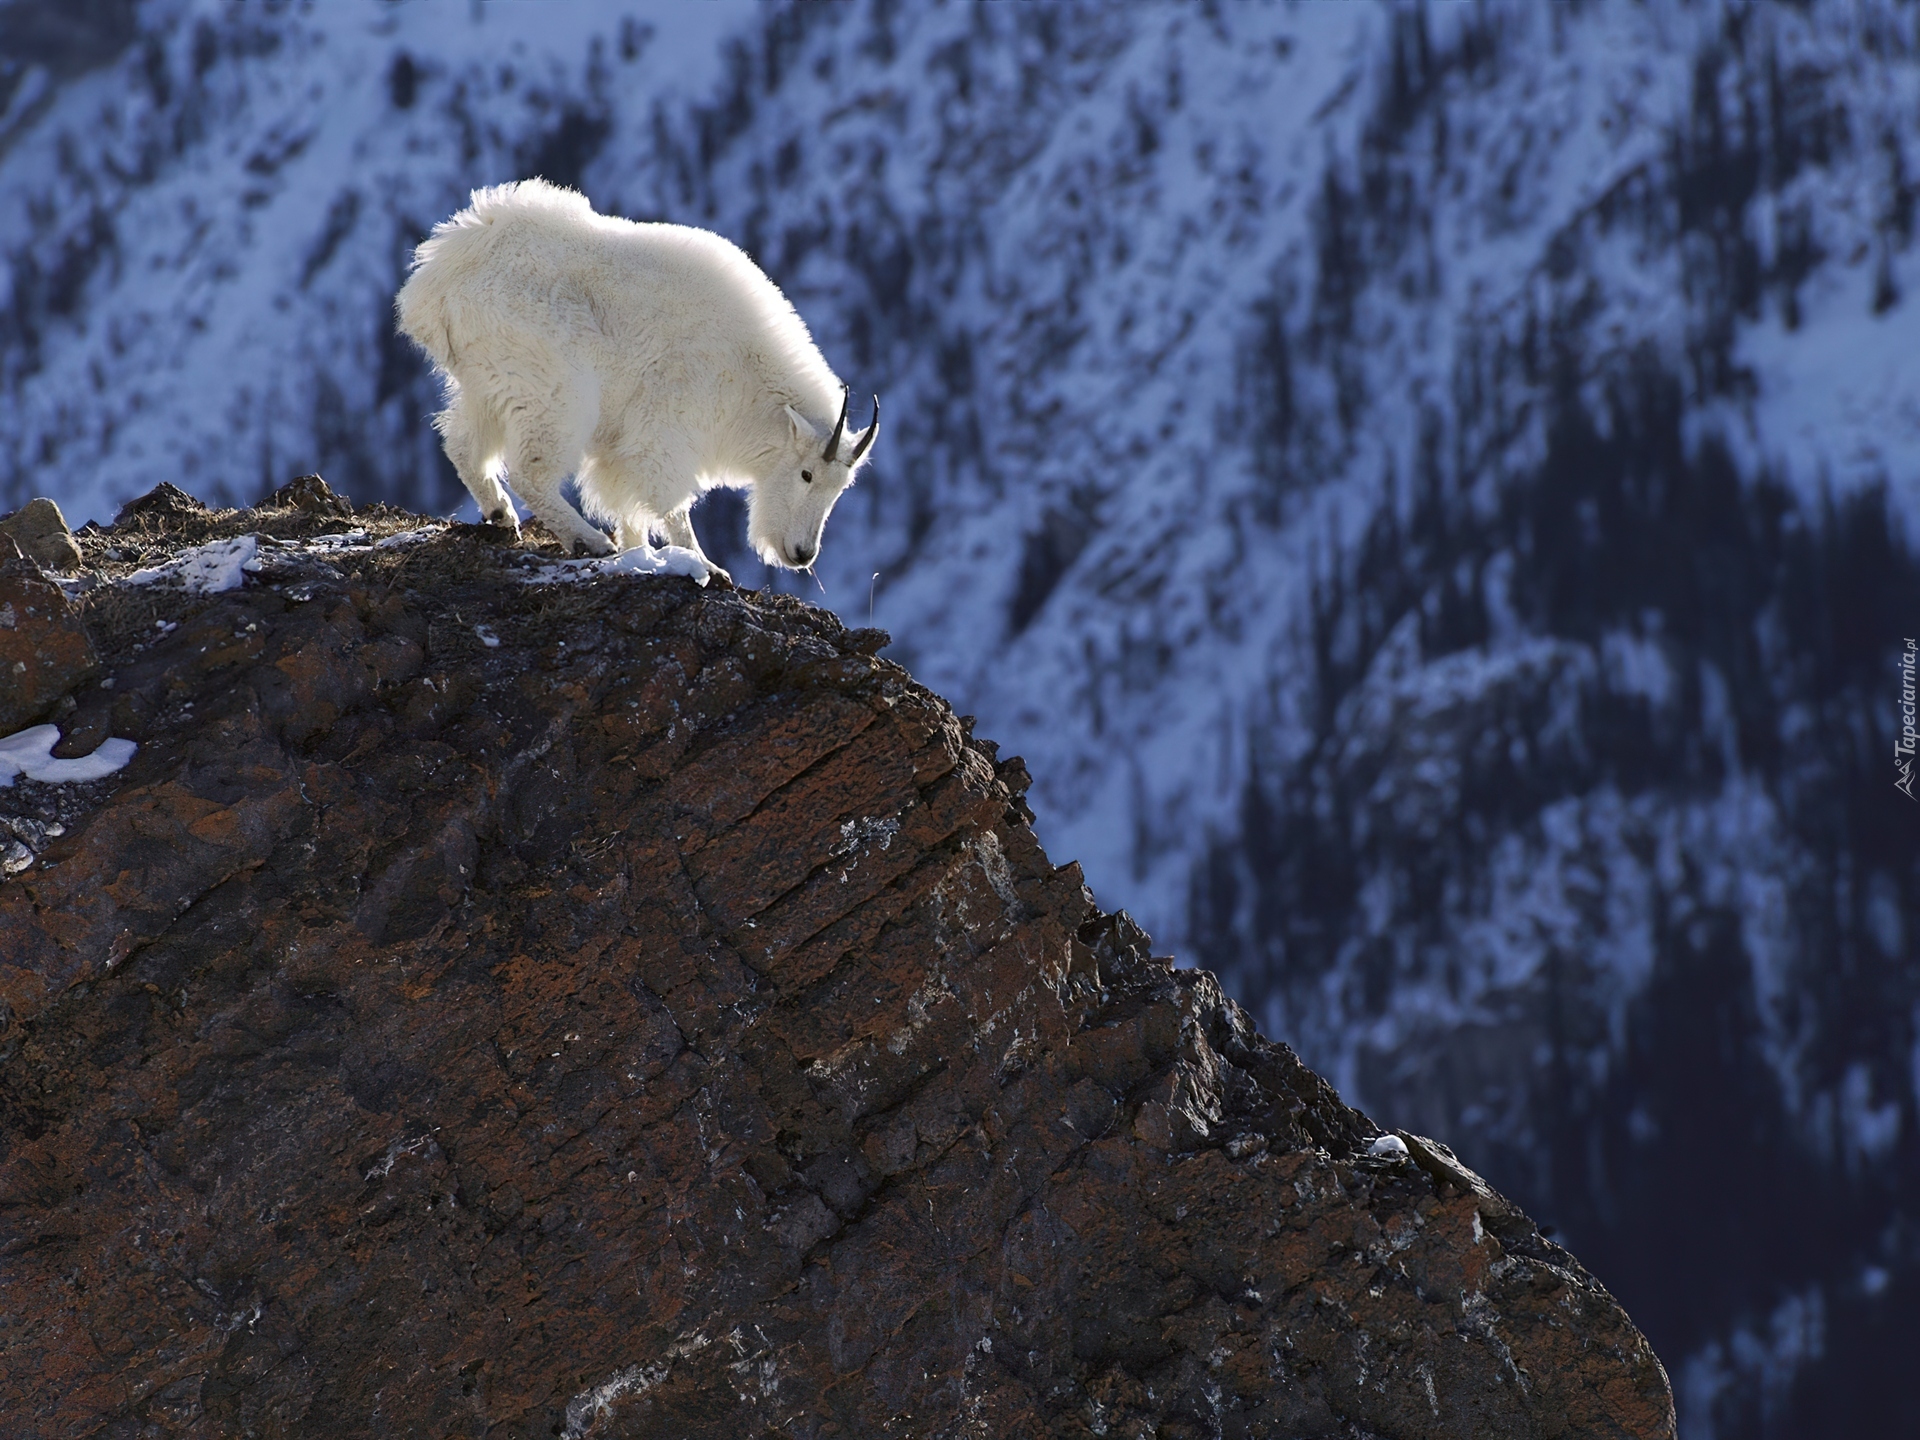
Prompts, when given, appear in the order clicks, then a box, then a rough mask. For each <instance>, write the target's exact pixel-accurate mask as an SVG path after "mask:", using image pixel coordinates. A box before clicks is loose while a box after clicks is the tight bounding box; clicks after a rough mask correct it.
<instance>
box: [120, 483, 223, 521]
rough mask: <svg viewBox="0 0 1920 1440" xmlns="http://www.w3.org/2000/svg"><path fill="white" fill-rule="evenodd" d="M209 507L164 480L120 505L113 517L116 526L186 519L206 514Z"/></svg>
mask: <svg viewBox="0 0 1920 1440" xmlns="http://www.w3.org/2000/svg"><path fill="white" fill-rule="evenodd" d="M206 513H207V507H206V506H204V505H202V504H201V503H200V502H199V501H198V500H196V499H194V498H193V496H191V495H189V494H187V492H186V491H184V490H182V489H181V488H180V487H179V486H178V485H173V484H170V483H168V482H167V481H165V480H162V481H161V482H160V483H159V484H158V485H156V486H154V487H153V489H151V490H149V491H147V493H146V494H144V495H138V496H135V497H134V498H133V499H131V500H129V501H128V502H127V503H126V504H124V505H122V506H121V507H120V513H119V514H117V515H115V516H114V517H113V523H114V527H115V528H116V529H117V528H118V527H120V526H122V525H125V524H127V523H128V522H130V521H138V520H143V519H144V520H155V521H160V522H163V523H164V522H165V521H167V520H179V519H185V518H188V517H190V516H196V515H204V514H206Z"/></svg>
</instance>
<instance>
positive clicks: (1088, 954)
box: [0, 482, 1673, 1437]
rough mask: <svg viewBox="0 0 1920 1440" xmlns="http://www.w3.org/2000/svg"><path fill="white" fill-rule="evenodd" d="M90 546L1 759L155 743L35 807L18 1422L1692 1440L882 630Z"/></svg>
mask: <svg viewBox="0 0 1920 1440" xmlns="http://www.w3.org/2000/svg"><path fill="white" fill-rule="evenodd" d="M34 543H36V544H37V543H40V542H39V541H37V540H36V541H35V542H34ZM71 543H72V544H73V546H74V547H75V549H76V550H77V555H78V561H79V568H78V569H77V570H75V571H72V572H71V573H69V574H68V575H67V576H65V577H64V578H49V577H48V576H47V575H45V574H44V573H42V571H41V570H40V568H39V565H38V564H37V563H36V562H35V561H34V560H33V559H31V558H30V557H28V556H19V557H16V558H13V559H10V560H0V603H6V604H13V605H14V606H15V610H14V612H13V613H14V614H15V615H16V623H15V624H14V625H13V626H11V627H0V661H5V662H6V663H8V664H10V665H17V666H18V667H19V668H18V669H17V670H15V671H14V672H13V673H14V675H15V677H16V678H15V686H14V689H13V691H12V692H10V694H9V695H8V697H7V698H8V701H9V703H11V704H13V706H14V710H15V713H14V715H13V720H12V723H13V724H14V725H16V726H18V725H26V724H30V723H34V722H50V723H53V724H56V725H57V726H58V727H59V728H60V731H61V738H60V743H59V744H58V745H57V746H55V747H54V748H53V749H52V750H51V751H50V752H48V753H47V755H46V756H45V758H44V764H43V767H42V768H43V771H44V773H47V774H50V775H57V774H58V773H60V772H58V771H57V770H55V769H48V768H46V767H48V766H51V765H52V764H53V762H54V761H58V760H61V759H62V758H65V759H68V760H81V759H84V758H85V757H87V756H92V757H95V759H94V763H95V765H96V768H99V767H101V766H104V765H105V764H106V763H107V762H106V761H104V760H101V759H100V758H99V757H102V756H108V757H111V756H113V755H115V754H117V753H118V752H112V751H107V750H104V749H103V748H102V747H103V746H106V745H110V744H112V743H113V741H114V740H116V739H117V740H120V741H131V742H133V745H134V746H136V747H137V748H136V749H134V750H133V751H132V753H131V756H130V758H126V759H125V763H124V764H123V765H122V766H120V768H116V769H112V770H111V772H110V773H105V774H101V775H97V776H95V778H91V779H87V778H84V777H82V778H76V779H59V778H55V779H50V780H36V779H34V778H31V774H29V773H22V774H21V776H20V778H18V779H17V780H15V782H14V783H13V784H12V785H11V786H9V787H6V788H0V848H4V847H7V846H9V845H10V846H11V849H9V850H7V853H8V854H9V855H10V856H11V859H10V860H9V861H8V864H7V868H8V870H9V872H10V875H11V878H9V879H5V880H0V1006H4V1008H3V1009H0V1137H4V1139H0V1286H3V1287H4V1289H5V1293H7V1294H8V1296H9V1297H10V1302H9V1315H8V1317H7V1319H8V1323H7V1324H6V1325H5V1326H4V1328H0V1377H4V1378H0V1417H4V1419H5V1421H6V1424H5V1426H4V1427H0V1428H4V1429H5V1430H6V1432H7V1433H8V1434H9V1435H14V1436H41V1435H45V1436H56V1435H57V1436H63V1437H64V1436H74V1435H109V1434H111V1435H116V1436H118V1435H208V1436H214V1435H221V1436H224V1435H237V1434H258V1435H277V1436H304V1435H315V1436H318V1435H326V1436H334V1435H340V1434H355V1435H420V1434H434V1435H468V1436H490V1437H507V1436H549V1435H567V1436H585V1435H635V1436H651V1435H674V1436H705V1435H712V1436H727V1437H734V1436H740V1435H760V1434H765V1435H776V1434H777V1435H795V1436H829V1435H858V1436H870V1435H913V1436H944V1435H953V1436H959V1435H973V1434H990V1433H1000V1434H1007V1435H1059V1436H1091V1435H1130V1436H1131V1435H1155V1434H1157V1435H1167V1436H1181V1435H1192V1436H1201V1435H1238V1436H1268V1435H1272V1436H1280V1435H1286V1436H1335V1435H1338V1436H1354V1435H1375V1436H1396V1437H1399V1436H1407V1437H1412V1436H1436V1437H1437V1436H1454V1435H1466V1434H1488V1435H1492V1434H1498V1435H1502V1436H1532V1435H1539V1436H1571V1435H1596V1436H1628V1435H1633V1436H1655V1435H1671V1434H1672V1428H1673V1420H1672V1407H1671V1402H1670V1397H1669V1395H1668V1390H1667V1384H1666V1377H1665V1375H1664V1373H1663V1372H1662V1371H1661V1369H1660V1366H1659V1364H1658V1362H1657V1361H1656V1360H1655V1358H1654V1357H1653V1354H1652V1352H1651V1351H1650V1350H1649V1349H1648V1347H1647V1345H1646V1343H1645V1341H1644V1340H1643V1339H1642V1338H1641V1336H1640V1335H1639V1334H1638V1332H1637V1331H1636V1330H1634V1328H1633V1326H1632V1324H1631V1323H1630V1321H1629V1320H1628V1319H1627V1317H1626V1316H1625V1315H1624V1314H1623V1313H1622V1312H1621V1311H1620V1309H1619V1307H1618V1306H1617V1305H1616V1304H1615V1303H1614V1302H1613V1300H1612V1299H1611V1297H1610V1296H1608V1295H1607V1293H1606V1292H1605V1290H1604V1289H1602V1288H1601V1287H1600V1285H1599V1284H1598V1283H1597V1282H1596V1281H1595V1280H1594V1279H1593V1277H1591V1276H1590V1275H1588V1274H1587V1273H1586V1272H1585V1271H1584V1270H1583V1269H1582V1268H1581V1267H1580V1265H1579V1263H1578V1262H1577V1261H1576V1260H1575V1259H1574V1258H1573V1257H1572V1256H1571V1255H1569V1254H1568V1253H1567V1252H1566V1251H1565V1250H1563V1249H1561V1248H1560V1247H1558V1246H1556V1245H1554V1244H1553V1243H1552V1242H1551V1241H1550V1240H1547V1239H1545V1238H1543V1237H1542V1236H1541V1235H1540V1233H1539V1231H1538V1230H1537V1228H1536V1227H1535V1226H1534V1224H1533V1223H1532V1222H1531V1221H1530V1220H1529V1219H1528V1218H1527V1217H1526V1216H1525V1215H1523V1214H1521V1213H1519V1212H1518V1211H1517V1210H1516V1209H1515V1208H1514V1207H1512V1206H1511V1205H1510V1204H1509V1203H1507V1202H1506V1201H1505V1200H1504V1199H1502V1198H1501V1197H1500V1196H1498V1195H1497V1194H1495V1193H1494V1192H1493V1191H1492V1190H1491V1189H1489V1188H1488V1187H1487V1186H1486V1185H1485V1184H1484V1182H1482V1181H1480V1180H1479V1178H1478V1177H1477V1176H1474V1175H1472V1173H1471V1172H1469V1171H1466V1170H1465V1169H1464V1168H1463V1167H1461V1166H1460V1165H1459V1164H1458V1162H1457V1160H1455V1158H1454V1157H1453V1156H1452V1155H1451V1154H1450V1153H1449V1152H1448V1151H1447V1150H1446V1148H1445V1147H1444V1146H1441V1145H1438V1144H1436V1143H1434V1142H1431V1141H1426V1140H1423V1139H1422V1138H1421V1137H1418V1136H1411V1135H1402V1136H1398V1137H1394V1138H1392V1139H1386V1138H1385V1137H1382V1135H1381V1132H1380V1131H1379V1128H1378V1127H1377V1126H1376V1125H1374V1124H1373V1122H1371V1121H1370V1120H1369V1119H1368V1118H1367V1117H1366V1116H1364V1115H1362V1114H1360V1113H1359V1112H1357V1111H1355V1110H1353V1109H1351V1108H1350V1107H1348V1106H1346V1105H1345V1104H1343V1103H1342V1102H1341V1101H1340V1099H1339V1098H1338V1096H1336V1095H1335V1094H1334V1093H1333V1091H1332V1090H1331V1089H1330V1088H1329V1087H1328V1086H1327V1085H1326V1084H1325V1083H1324V1082H1323V1081H1321V1080H1320V1079H1319V1078H1318V1077H1316V1076H1314V1075H1313V1074H1312V1073H1311V1072H1310V1071H1308V1070H1307V1069H1306V1068H1305V1067H1304V1066H1303V1065H1302V1064H1301V1063H1300V1062H1299V1060H1298V1059H1297V1057H1296V1056H1294V1054H1293V1053H1292V1052H1291V1051H1290V1050H1288V1049H1287V1048H1286V1047H1285V1046H1284V1045H1281V1044H1277V1043H1274V1042H1272V1041H1269V1040H1267V1039H1265V1038H1263V1037H1261V1036H1260V1035H1259V1034H1258V1033H1256V1031H1255V1029H1254V1027H1253V1026H1252V1024H1251V1023H1250V1022H1249V1020H1248V1018H1247V1017H1246V1015H1245V1014H1244V1013H1242V1012H1241V1011H1240V1010H1239V1009H1238V1007H1236V1006H1235V1005H1234V1004H1233V1003H1232V1002H1231V1001H1230V1000H1228V999H1226V998H1225V997H1224V996H1223V995H1222V994H1221V992H1220V990H1219V987H1218V985H1217V984H1216V982H1215V981H1214V979H1213V977H1212V976H1210V975H1207V974H1205V973H1203V972H1196V971H1188V970H1181V969H1178V968H1175V967H1173V966H1172V965H1171V964H1170V963H1169V962H1168V961H1166V960H1164V959H1157V958H1155V957H1154V956H1153V955H1152V953H1151V949H1150V945H1149V942H1148V940H1147V937H1146V936H1144V935H1143V934H1141V933H1140V931H1139V930H1138V928H1137V927H1136V926H1134V925H1133V924H1132V922H1131V921H1129V920H1128V919H1127V917H1126V916H1125V915H1124V914H1109V913H1106V912H1104V911H1102V910H1101V909H1100V908H1099V906H1098V905H1097V904H1096V902H1095V901H1094V899H1093V897H1092V896H1091V895H1090V894H1089V893H1088V892H1087V890H1086V887H1085V886H1084V884H1083V883H1082V881H1081V877H1080V875H1079V872H1078V870H1077V868H1076V867H1074V866H1072V865H1068V866H1064V867H1055V866H1054V865H1053V864H1052V863H1051V862H1050V861H1049V860H1048V859H1047V857H1046V856H1045V855H1044V854H1043V853H1042V851H1041V849H1040V847H1039V845H1038V843H1037V842H1036V840H1035V838H1034V835H1033V832H1032V830H1031V828H1030V825H1029V821H1030V820H1031V818H1032V817H1031V813H1030V812H1029V811H1028V810H1027V809H1026V807H1025V804H1024V802H1023V801H1022V799H1021V795H1022V793H1023V791H1024V790H1025V788H1026V774H1025V771H1024V768H1023V767H1022V765H1021V763H1020V762H1019V761H1018V760H1005V761H1002V760H1001V759H999V757H998V756H997V754H996V752H995V750H994V747H993V746H992V745H991V744H990V743H988V742H985V741H983V740H980V739H977V738H975V737H973V736H972V735H971V734H970V729H969V726H968V724H967V722H965V721H963V720H961V719H959V718H957V717H955V716H954V715H953V713H952V712H951V710H950V709H949V708H948V707H947V706H946V705H944V704H943V703H942V702H941V701H940V700H939V699H938V698H937V697H935V696H933V695H932V694H930V693H928V692H927V691H926V690H924V689H922V688H921V687H919V686H917V685H915V684H914V683H913V681H912V680H911V678H910V677H909V676H908V675H907V674H906V673H905V672H904V671H903V670H901V669H900V668H899V667H898V666H895V665H893V664H891V663H890V662H888V661H886V660H884V659H881V658H878V656H877V654H876V652H877V651H878V650H879V649H880V648H881V647H882V646H883V645H884V643H885V638H886V637H885V636H884V635H882V634H881V633H880V632H877V631H861V630H851V631H850V630H848V629H847V628H846V627H844V626H843V625H842V624H841V623H840V622H839V621H838V620H837V619H836V618H835V617H834V616H832V615H830V614H828V613H826V612H824V611H821V610H818V609H815V608H813V607H811V606H809V605H806V604H804V603H802V602H799V601H796V600H793V599H791V598H787V597H782V596H777V595H767V594H750V593H743V592H738V591H731V590H726V589H721V588H717V587H716V588H711V589H702V588H700V587H699V586H697V585H695V584H694V582H693V581H691V580H689V579H685V578H680V577H672V576H658V575H645V574H625V573H618V572H617V571H609V570H608V568H607V567H605V566H598V567H596V566H588V565H572V566H568V565H566V564H563V563H562V562H561V561H560V559H559V557H558V555H557V552H552V551H542V550H541V549H539V548H538V547H535V548H533V549H531V550H522V549H521V548H519V547H517V546H512V545H506V544H502V543H501V537H500V536H498V535H496V534H493V533H492V532H489V531H486V530H484V529H481V528H478V527H469V526H459V525H448V524H445V523H443V522H439V521H434V520H428V519H423V518H422V517H419V516H413V515H407V514H404V513H401V512H397V511H393V510H389V509H385V508H378V507H376V508H375V509H373V510H369V511H362V512H358V513H354V512H351V511H350V509H349V507H347V506H346V505H345V503H344V502H341V501H339V500H338V498H337V497H334V496H332V495H331V494H330V493H329V492H327V491H326V490H325V487H324V486H323V485H319V484H318V483H317V482H313V483H304V484H302V483H299V482H297V483H296V485H295V486H290V487H288V489H287V490H286V491H282V492H280V494H279V495H277V496H276V497H274V499H273V500H272V501H270V502H269V503H268V504H266V505H264V506H263V507H261V508H259V509H255V510H248V511H223V512H211V511H207V510H205V509H203V508H201V507H199V506H198V505H197V504H196V503H195V502H193V501H191V500H190V499H188V498H187V497H185V496H184V495H181V494H180V493H179V492H177V491H172V490H171V488H170V487H163V489H162V490H161V491H156V492H155V493H154V494H153V495H150V496H148V497H145V498H144V499H143V500H142V501H139V502H135V504H134V505H132V506H130V507H128V510H127V511H126V512H123V514H122V516H121V518H120V519H119V521H118V522H117V523H116V524H115V525H114V526H113V527H112V528H110V529H98V528H92V529H89V530H88V531H85V532H83V533H81V534H80V535H79V536H77V537H73V540H72V542H71ZM5 548H11V547H10V546H9V545H8V544H7V542H4V541H0V549H5ZM21 548H27V547H21ZM69 558H71V557H69ZM9 587H11V588H9ZM9 596H12V597H13V598H12V599H8V597H9ZM9 647H10V648H9ZM29 699H31V700H32V705H31V708H30V707H29V703H28V702H29ZM74 773H76V774H78V773H80V772H74ZM9 836H11V837H12V838H11V840H9V839H8V837H9Z"/></svg>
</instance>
